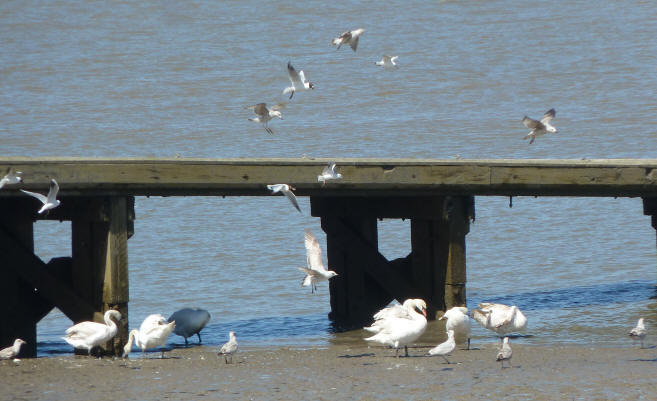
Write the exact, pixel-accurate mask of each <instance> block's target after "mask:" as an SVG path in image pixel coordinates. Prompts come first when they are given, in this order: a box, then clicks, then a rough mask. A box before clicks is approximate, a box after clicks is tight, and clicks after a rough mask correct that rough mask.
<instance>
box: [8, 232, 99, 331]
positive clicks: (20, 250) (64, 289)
mask: <svg viewBox="0 0 657 401" xmlns="http://www.w3.org/2000/svg"><path fill="white" fill-rule="evenodd" d="M0 253H2V254H3V255H4V256H5V257H7V258H8V259H9V260H11V261H12V262H13V263H11V264H8V266H7V267H8V268H9V269H11V270H12V271H13V272H14V273H16V274H17V275H18V276H20V277H21V279H23V280H24V281H25V282H26V283H29V288H31V289H33V290H34V289H36V290H37V291H38V292H39V294H40V295H41V296H42V297H43V298H45V299H47V300H48V301H49V302H51V303H52V304H54V305H55V306H57V307H58V308H59V309H60V310H61V311H62V312H63V313H64V314H65V315H66V316H67V317H68V318H69V319H71V320H73V321H79V320H81V319H82V318H84V317H86V316H93V315H94V312H95V311H94V308H93V307H92V306H91V305H89V304H88V303H87V302H85V301H84V300H83V299H82V298H81V297H79V296H78V295H77V294H76V293H75V292H73V291H72V290H71V288H70V287H69V286H68V285H67V284H66V283H64V282H62V281H60V280H58V279H57V278H55V277H54V276H53V275H52V274H50V272H49V271H48V268H47V267H46V264H45V263H43V262H42V261H41V259H39V258H38V257H37V256H35V255H34V254H33V253H32V252H30V251H29V250H28V249H25V248H24V247H23V246H22V245H21V244H20V243H18V242H17V241H16V240H15V239H14V238H12V237H11V236H10V235H9V234H8V233H7V232H6V231H5V230H4V229H0ZM101 317H102V315H101ZM101 320H102V319H101ZM34 323H35V324H36V322H34Z"/></svg>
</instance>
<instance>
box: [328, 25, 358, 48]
mask: <svg viewBox="0 0 657 401" xmlns="http://www.w3.org/2000/svg"><path fill="white" fill-rule="evenodd" d="M363 32H365V30H364V29H363V28H359V29H354V30H353V31H347V32H342V33H341V34H340V36H338V37H337V38H334V39H333V40H332V41H331V44H332V45H333V46H336V45H337V46H338V49H340V46H342V45H349V46H351V50H353V51H356V48H357V47H358V39H359V38H360V35H362V34H363ZM336 50H337V49H336Z"/></svg>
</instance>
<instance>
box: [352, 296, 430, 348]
mask: <svg viewBox="0 0 657 401" xmlns="http://www.w3.org/2000/svg"><path fill="white" fill-rule="evenodd" d="M402 306H403V307H402V308H397V307H395V308H394V309H392V310H390V309H389V308H384V309H382V310H380V311H379V312H377V313H376V314H375V315H374V319H375V322H374V323H373V324H372V325H371V326H370V327H364V329H365V330H367V331H372V332H376V334H375V335H373V336H372V337H367V338H365V341H374V342H377V343H379V344H382V345H388V346H390V347H393V348H394V349H395V356H399V348H400V347H402V346H403V347H404V352H405V355H406V356H408V344H411V343H413V342H414V341H415V340H417V339H418V338H420V336H421V335H422V334H423V333H424V330H425V329H426V328H427V317H426V316H427V304H426V302H424V300H422V299H411V300H406V301H404V303H403V304H402ZM418 310H419V311H420V312H421V313H419V312H418Z"/></svg>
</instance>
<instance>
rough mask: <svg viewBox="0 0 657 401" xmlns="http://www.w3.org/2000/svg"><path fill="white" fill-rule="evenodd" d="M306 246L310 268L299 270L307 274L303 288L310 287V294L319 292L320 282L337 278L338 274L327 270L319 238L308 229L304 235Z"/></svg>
mask: <svg viewBox="0 0 657 401" xmlns="http://www.w3.org/2000/svg"><path fill="white" fill-rule="evenodd" d="M304 244H305V246H306V262H307V264H308V267H307V268H305V267H300V268H299V270H301V271H302V272H304V273H306V277H304V278H303V282H302V283H301V285H302V286H304V287H307V286H310V287H311V288H310V292H311V293H315V291H316V290H317V283H318V282H320V281H325V280H326V281H328V280H329V279H330V278H332V277H335V276H337V275H338V273H336V272H334V271H332V270H327V269H326V267H324V262H323V261H322V248H320V247H319V241H317V238H315V236H314V235H313V234H312V233H311V232H310V230H308V229H306V232H305V235H304Z"/></svg>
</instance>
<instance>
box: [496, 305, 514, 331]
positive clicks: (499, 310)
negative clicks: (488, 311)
mask: <svg viewBox="0 0 657 401" xmlns="http://www.w3.org/2000/svg"><path fill="white" fill-rule="evenodd" d="M499 306H500V307H496V308H495V310H494V311H493V313H494V315H493V316H491V320H492V322H491V323H492V324H493V327H495V328H499V327H502V326H504V325H507V324H509V323H511V321H512V320H513V317H514V316H515V314H516V308H513V307H512V308H509V307H501V306H502V305H499Z"/></svg>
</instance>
